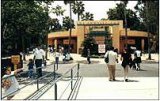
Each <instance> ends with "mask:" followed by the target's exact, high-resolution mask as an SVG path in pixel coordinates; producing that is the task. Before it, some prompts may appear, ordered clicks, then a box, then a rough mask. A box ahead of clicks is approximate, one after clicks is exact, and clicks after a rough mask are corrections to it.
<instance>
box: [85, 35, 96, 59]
mask: <svg viewBox="0 0 160 101" xmlns="http://www.w3.org/2000/svg"><path fill="white" fill-rule="evenodd" d="M82 47H83V50H82V56H84V57H86V56H87V49H90V51H91V55H92V54H96V53H97V50H98V47H97V45H96V41H95V39H94V38H92V37H88V38H86V39H85V40H84V41H83V43H82Z"/></svg>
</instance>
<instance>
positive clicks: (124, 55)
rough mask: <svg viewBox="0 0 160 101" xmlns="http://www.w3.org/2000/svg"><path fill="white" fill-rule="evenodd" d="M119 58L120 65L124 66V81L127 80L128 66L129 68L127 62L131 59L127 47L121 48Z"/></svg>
mask: <svg viewBox="0 0 160 101" xmlns="http://www.w3.org/2000/svg"><path fill="white" fill-rule="evenodd" d="M121 60H122V67H123V68H124V81H125V82H128V68H129V63H130V61H131V54H130V53H129V52H128V50H127V49H124V50H123V53H122V54H121Z"/></svg>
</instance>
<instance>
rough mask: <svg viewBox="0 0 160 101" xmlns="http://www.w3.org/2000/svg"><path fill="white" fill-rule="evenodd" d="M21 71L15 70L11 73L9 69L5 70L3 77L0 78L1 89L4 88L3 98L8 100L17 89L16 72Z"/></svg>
mask: <svg viewBox="0 0 160 101" xmlns="http://www.w3.org/2000/svg"><path fill="white" fill-rule="evenodd" d="M19 71H22V69H17V70H15V71H11V67H6V68H5V73H6V74H5V75H4V76H3V77H2V87H3V88H4V90H5V92H4V96H7V95H8V96H7V100H10V99H11V98H12V97H14V95H15V94H16V93H18V92H17V90H18V89H19V83H18V81H17V79H16V77H15V75H16V74H17V72H19Z"/></svg>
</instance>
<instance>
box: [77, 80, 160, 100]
mask: <svg viewBox="0 0 160 101" xmlns="http://www.w3.org/2000/svg"><path fill="white" fill-rule="evenodd" d="M117 80H118V81H114V82H110V81H108V78H105V77H102V78H99V77H98V78H83V81H82V85H81V87H80V89H79V93H78V96H77V98H76V99H158V78H157V77H132V78H130V80H129V82H124V81H123V78H117Z"/></svg>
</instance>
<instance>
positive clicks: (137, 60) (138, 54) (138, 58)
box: [134, 50, 142, 70]
mask: <svg viewBox="0 0 160 101" xmlns="http://www.w3.org/2000/svg"><path fill="white" fill-rule="evenodd" d="M141 56H142V53H141V51H140V50H136V51H135V52H134V62H135V67H136V70H140V63H141Z"/></svg>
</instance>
